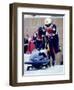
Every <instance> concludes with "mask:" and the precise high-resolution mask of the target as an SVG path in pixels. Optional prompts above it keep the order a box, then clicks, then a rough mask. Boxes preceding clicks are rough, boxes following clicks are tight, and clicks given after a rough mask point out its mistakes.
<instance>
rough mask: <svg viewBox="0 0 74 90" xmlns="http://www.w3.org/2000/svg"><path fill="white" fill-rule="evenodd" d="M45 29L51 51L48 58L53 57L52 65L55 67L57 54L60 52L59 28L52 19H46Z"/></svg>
mask: <svg viewBox="0 0 74 90" xmlns="http://www.w3.org/2000/svg"><path fill="white" fill-rule="evenodd" d="M45 29H46V36H47V39H48V43H49V48H50V51H49V52H48V56H49V59H50V56H51V57H52V65H53V66H54V65H55V62H56V61H55V53H57V52H58V51H59V37H58V33H57V27H56V25H55V24H54V23H53V21H52V19H51V18H46V19H45Z"/></svg>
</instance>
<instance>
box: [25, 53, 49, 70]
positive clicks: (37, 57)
mask: <svg viewBox="0 0 74 90" xmlns="http://www.w3.org/2000/svg"><path fill="white" fill-rule="evenodd" d="M49 63H50V60H49V59H48V57H47V56H46V54H45V53H44V52H35V53H33V54H32V55H31V57H30V60H29V61H27V62H25V64H27V71H28V70H32V69H42V68H43V67H45V68H47V67H48V66H49Z"/></svg>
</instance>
